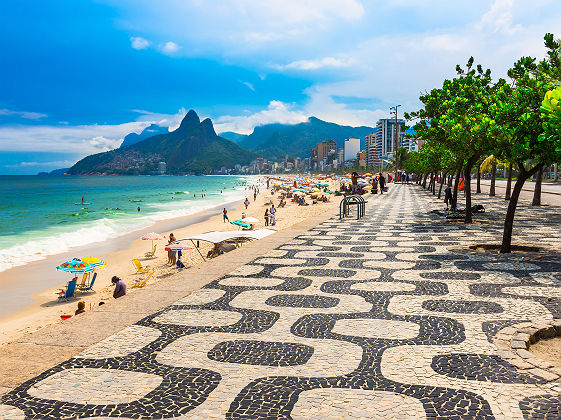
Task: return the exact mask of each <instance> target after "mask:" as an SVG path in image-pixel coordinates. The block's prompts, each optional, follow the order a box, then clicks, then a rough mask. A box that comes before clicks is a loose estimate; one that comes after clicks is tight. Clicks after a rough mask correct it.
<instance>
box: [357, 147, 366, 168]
mask: <svg viewBox="0 0 561 420" xmlns="http://www.w3.org/2000/svg"><path fill="white" fill-rule="evenodd" d="M357 160H358V166H360V167H362V168H364V167H365V166H366V150H361V151H360V152H358V153H357Z"/></svg>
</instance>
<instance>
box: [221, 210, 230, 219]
mask: <svg viewBox="0 0 561 420" xmlns="http://www.w3.org/2000/svg"><path fill="white" fill-rule="evenodd" d="M222 218H223V219H224V223H226V220H227V221H230V219H228V210H226V207H224V210H222Z"/></svg>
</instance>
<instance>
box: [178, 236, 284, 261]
mask: <svg viewBox="0 0 561 420" xmlns="http://www.w3.org/2000/svg"><path fill="white" fill-rule="evenodd" d="M276 232H277V231H276V230H274V229H257V230H238V231H235V230H234V231H227V232H224V231H219V230H215V231H212V232H206V233H201V234H199V235H194V236H190V237H188V238H184V239H180V240H179V241H177V242H180V241H186V240H189V241H191V242H192V243H193V244H194V243H195V241H205V242H210V243H213V244H221V243H223V242H227V241H234V242H235V243H236V246H237V245H238V244H239V243H240V242H245V241H250V240H252V239H255V240H259V239H263V238H265V237H266V236H269V235H272V234H273V233H276ZM197 251H198V252H199V255H200V256H201V257H202V258H203V260H204V259H205V257H203V254H201V252H200V251H199V248H197Z"/></svg>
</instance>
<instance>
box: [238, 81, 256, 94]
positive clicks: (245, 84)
mask: <svg viewBox="0 0 561 420" xmlns="http://www.w3.org/2000/svg"><path fill="white" fill-rule="evenodd" d="M240 83H241V84H242V85H244V86H247V87H248V88H249V90H252V91H253V92H255V88H254V87H253V85H252V84H251V83H249V82H242V81H241V80H240Z"/></svg>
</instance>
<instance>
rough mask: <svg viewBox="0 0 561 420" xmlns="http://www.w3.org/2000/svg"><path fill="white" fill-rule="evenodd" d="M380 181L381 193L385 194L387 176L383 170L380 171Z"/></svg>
mask: <svg viewBox="0 0 561 420" xmlns="http://www.w3.org/2000/svg"><path fill="white" fill-rule="evenodd" d="M378 183H379V184H380V194H384V187H385V186H386V178H384V175H383V174H382V172H380V179H379V180H378Z"/></svg>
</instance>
